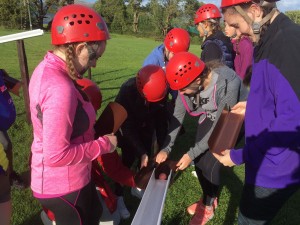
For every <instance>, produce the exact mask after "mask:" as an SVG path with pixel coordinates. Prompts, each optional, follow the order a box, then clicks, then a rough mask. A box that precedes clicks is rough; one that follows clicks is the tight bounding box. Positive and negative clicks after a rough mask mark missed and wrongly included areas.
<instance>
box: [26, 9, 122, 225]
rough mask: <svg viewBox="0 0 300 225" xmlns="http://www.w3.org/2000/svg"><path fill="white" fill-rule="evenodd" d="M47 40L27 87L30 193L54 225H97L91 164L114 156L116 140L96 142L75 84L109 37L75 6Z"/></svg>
mask: <svg viewBox="0 0 300 225" xmlns="http://www.w3.org/2000/svg"><path fill="white" fill-rule="evenodd" d="M51 39H52V44H53V45H54V50H53V51H48V52H47V54H46V55H45V57H44V59H43V61H42V62H40V63H39V65H38V66H37V67H36V68H35V70H34V72H33V74H32V77H31V80H30V83H29V97H30V111H31V120H32V125H33V135H34V139H33V143H32V146H31V153H32V157H31V189H32V192H33V196H34V197H35V198H36V199H37V200H38V201H39V202H40V203H41V205H42V206H43V207H45V208H47V209H49V210H51V211H52V212H53V213H54V216H55V219H56V224H57V225H67V224H72V225H81V224H82V225H98V224H99V219H100V216H101V213H102V206H101V204H100V202H99V198H98V195H97V192H96V188H95V185H94V183H93V181H91V167H92V161H93V160H94V159H96V158H97V157H98V156H99V155H102V154H105V153H109V152H112V151H114V150H115V148H116V145H117V139H116V136H115V135H114V134H107V135H105V136H102V137H99V138H98V139H96V140H94V133H95V131H94V123H95V121H96V113H95V110H94V108H93V106H92V104H91V102H90V101H89V99H88V97H87V96H86V95H85V94H83V92H82V91H81V90H80V88H79V86H78V85H77V84H76V80H77V79H81V78H82V76H83V74H84V73H85V72H86V71H87V70H88V69H89V68H90V67H95V66H96V63H97V60H98V59H99V58H100V57H101V56H102V55H103V53H104V51H105V47H106V41H107V40H108V39H109V32H108V30H107V27H106V24H105V22H104V20H103V19H102V17H101V16H100V15H99V14H98V13H97V12H95V11H94V10H93V9H91V8H89V7H86V6H83V5H76V4H73V5H68V6H64V7H62V8H61V9H59V11H58V12H57V13H56V14H55V16H54V18H53V22H52V28H51Z"/></svg>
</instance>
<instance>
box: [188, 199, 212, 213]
mask: <svg viewBox="0 0 300 225" xmlns="http://www.w3.org/2000/svg"><path fill="white" fill-rule="evenodd" d="M201 205H203V201H202V198H200V200H199V201H198V202H195V203H194V204H192V205H190V206H189V207H187V209H186V211H187V212H188V214H190V215H194V214H195V212H196V210H197V209H198V208H199V209H200V208H201V207H200V206H201ZM212 206H213V210H216V208H217V207H218V198H215V200H214V202H213V205H212Z"/></svg>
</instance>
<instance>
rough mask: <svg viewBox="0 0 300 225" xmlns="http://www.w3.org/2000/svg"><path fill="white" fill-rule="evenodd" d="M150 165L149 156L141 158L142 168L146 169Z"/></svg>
mask: <svg viewBox="0 0 300 225" xmlns="http://www.w3.org/2000/svg"><path fill="white" fill-rule="evenodd" d="M147 165H148V155H147V154H144V155H142V157H141V168H143V167H146V166H147Z"/></svg>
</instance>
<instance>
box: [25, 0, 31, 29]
mask: <svg viewBox="0 0 300 225" xmlns="http://www.w3.org/2000/svg"><path fill="white" fill-rule="evenodd" d="M26 1H27V9H28V17H29V26H30V30H32V23H31V15H30V7H29V2H28V0H26Z"/></svg>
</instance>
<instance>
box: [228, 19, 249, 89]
mask: <svg viewBox="0 0 300 225" xmlns="http://www.w3.org/2000/svg"><path fill="white" fill-rule="evenodd" d="M224 31H225V34H226V36H227V37H229V38H230V39H231V42H232V44H233V51H234V53H235V57H234V70H235V72H236V73H237V74H238V75H239V76H240V78H241V79H242V80H243V82H244V84H246V85H247V86H249V82H250V81H247V83H245V82H246V80H247V79H248V77H247V76H248V74H247V73H248V71H249V70H250V67H251V65H252V58H253V43H252V40H251V39H250V38H249V37H248V36H247V35H243V34H241V33H240V32H239V31H237V30H236V28H234V27H231V26H229V25H228V24H227V23H226V21H225V28H224ZM250 76H251V75H250ZM245 78H246V79H245ZM249 80H250V79H249Z"/></svg>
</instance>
